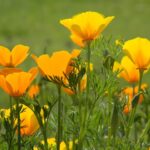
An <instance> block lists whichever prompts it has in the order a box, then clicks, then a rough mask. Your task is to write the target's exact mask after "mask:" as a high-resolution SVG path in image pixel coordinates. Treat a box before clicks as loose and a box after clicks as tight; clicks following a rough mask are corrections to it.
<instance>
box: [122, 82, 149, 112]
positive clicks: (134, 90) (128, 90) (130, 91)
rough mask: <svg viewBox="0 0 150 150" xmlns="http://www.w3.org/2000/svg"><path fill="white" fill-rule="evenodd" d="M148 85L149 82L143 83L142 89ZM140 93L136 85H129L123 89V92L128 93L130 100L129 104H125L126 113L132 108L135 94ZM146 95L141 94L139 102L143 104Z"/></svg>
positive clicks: (124, 110)
mask: <svg viewBox="0 0 150 150" xmlns="http://www.w3.org/2000/svg"><path fill="white" fill-rule="evenodd" d="M147 87H148V85H147V84H142V86H141V89H142V90H145V89H146V88H147ZM137 93H138V86H136V87H135V88H132V87H127V88H125V89H124V90H123V94H124V95H126V96H127V97H128V98H127V99H128V102H127V104H126V105H125V106H124V109H123V112H124V113H125V114H128V113H129V112H130V111H131V109H132V100H133V98H134V96H135V95H136V94H137ZM143 99H144V97H143V94H140V97H139V100H138V104H141V103H142V101H143Z"/></svg>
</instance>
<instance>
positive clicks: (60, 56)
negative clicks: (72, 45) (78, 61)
mask: <svg viewBox="0 0 150 150" xmlns="http://www.w3.org/2000/svg"><path fill="white" fill-rule="evenodd" d="M79 54H80V50H73V52H72V53H71V54H70V53H69V52H67V51H65V50H62V51H58V52H54V53H53V54H52V56H49V55H47V54H44V55H41V56H39V57H36V56H35V55H32V57H33V59H34V60H35V62H36V63H37V65H38V68H39V70H40V72H41V74H42V76H43V77H46V78H48V79H49V80H51V78H55V77H57V78H58V79H60V80H64V79H65V75H67V74H68V73H69V72H70V71H71V68H72V67H71V66H70V64H72V59H74V58H75V57H78V56H79Z"/></svg>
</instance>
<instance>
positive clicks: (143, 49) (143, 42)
mask: <svg viewBox="0 0 150 150" xmlns="http://www.w3.org/2000/svg"><path fill="white" fill-rule="evenodd" d="M123 50H124V51H125V52H126V54H127V55H128V56H129V58H130V59H131V60H132V62H133V63H134V64H135V65H136V68H138V69H143V70H144V69H147V68H148V67H149V65H150V41H149V40H148V39H145V38H140V37H138V38H134V39H131V40H128V41H126V42H125V43H124V45H123Z"/></svg>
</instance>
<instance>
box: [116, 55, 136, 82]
mask: <svg viewBox="0 0 150 150" xmlns="http://www.w3.org/2000/svg"><path fill="white" fill-rule="evenodd" d="M117 70H118V71H119V74H118V77H122V78H124V79H125V80H126V81H128V82H129V83H135V82H138V81H139V70H138V69H137V67H136V65H135V64H134V63H133V62H132V61H131V60H130V58H129V57H128V56H124V57H123V58H122V60H121V63H120V64H119V63H118V62H115V63H114V66H113V71H117Z"/></svg>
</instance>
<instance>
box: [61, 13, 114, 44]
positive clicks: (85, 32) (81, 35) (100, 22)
mask: <svg viewBox="0 0 150 150" xmlns="http://www.w3.org/2000/svg"><path fill="white" fill-rule="evenodd" d="M113 19H114V16H111V17H106V18H105V17H104V16H103V15H102V14H100V13H97V12H92V11H87V12H83V13H80V14H77V15H75V16H73V17H72V18H69V19H63V20H60V23H61V24H62V25H63V26H65V27H66V28H68V29H69V30H70V32H71V39H72V40H73V42H75V43H76V44H77V45H79V46H81V47H84V46H85V43H86V42H87V41H91V40H94V39H96V38H98V37H99V35H100V33H101V32H102V31H103V30H104V29H105V28H106V27H107V26H108V24H109V23H110V22H111V21H112V20H113Z"/></svg>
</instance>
